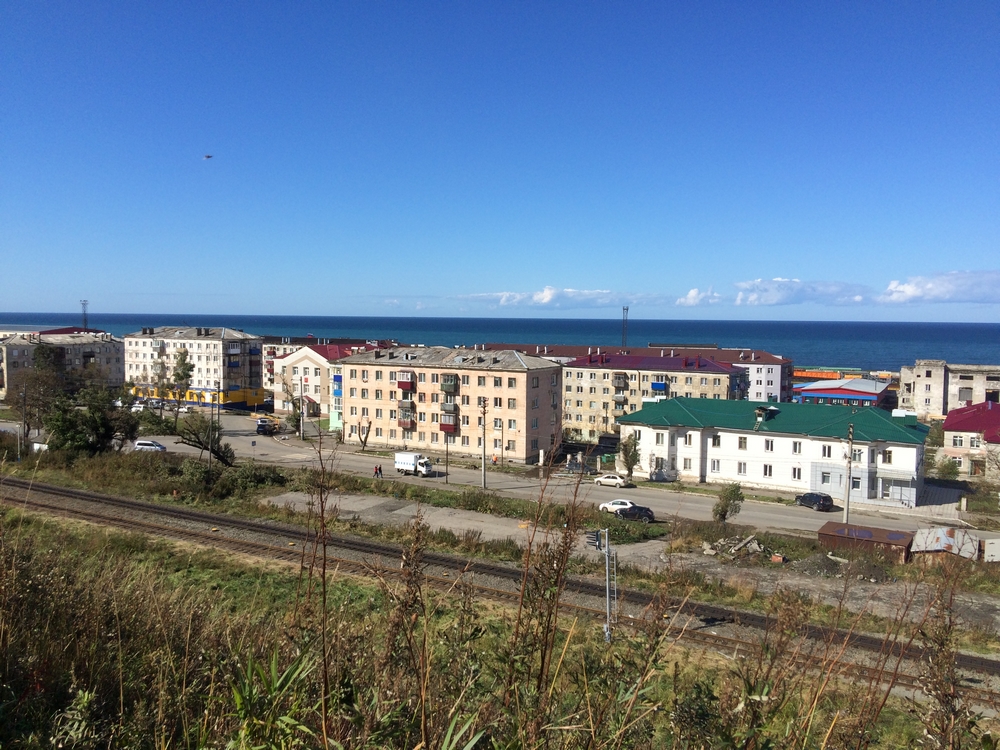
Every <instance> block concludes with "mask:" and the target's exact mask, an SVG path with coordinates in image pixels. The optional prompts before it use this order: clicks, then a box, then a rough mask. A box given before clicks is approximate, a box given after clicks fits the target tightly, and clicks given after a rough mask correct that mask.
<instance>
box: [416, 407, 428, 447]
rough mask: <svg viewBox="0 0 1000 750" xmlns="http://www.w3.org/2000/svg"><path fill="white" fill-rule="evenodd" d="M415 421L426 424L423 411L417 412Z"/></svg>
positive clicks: (425, 415) (425, 413) (425, 416)
mask: <svg viewBox="0 0 1000 750" xmlns="http://www.w3.org/2000/svg"><path fill="white" fill-rule="evenodd" d="M417 421H418V422H426V421H427V412H425V411H421V412H418V413H417ZM420 439H421V440H423V438H420Z"/></svg>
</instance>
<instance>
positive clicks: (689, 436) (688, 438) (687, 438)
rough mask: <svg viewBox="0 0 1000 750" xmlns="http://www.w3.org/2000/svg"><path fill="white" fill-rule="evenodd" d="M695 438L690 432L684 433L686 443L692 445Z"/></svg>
mask: <svg viewBox="0 0 1000 750" xmlns="http://www.w3.org/2000/svg"><path fill="white" fill-rule="evenodd" d="M693 439H694V436H693V435H692V434H691V433H690V432H688V433H685V435H684V445H691V444H692V441H693Z"/></svg>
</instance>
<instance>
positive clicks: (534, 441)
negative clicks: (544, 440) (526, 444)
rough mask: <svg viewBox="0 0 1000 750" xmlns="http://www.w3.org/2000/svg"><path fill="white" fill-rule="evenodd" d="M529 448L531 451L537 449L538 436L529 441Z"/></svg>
mask: <svg viewBox="0 0 1000 750" xmlns="http://www.w3.org/2000/svg"><path fill="white" fill-rule="evenodd" d="M531 450H533V451H537V450H538V438H534V439H533V440H532V441H531Z"/></svg>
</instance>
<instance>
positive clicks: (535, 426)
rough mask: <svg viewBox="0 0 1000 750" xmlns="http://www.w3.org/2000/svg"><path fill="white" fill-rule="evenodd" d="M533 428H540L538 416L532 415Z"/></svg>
mask: <svg viewBox="0 0 1000 750" xmlns="http://www.w3.org/2000/svg"><path fill="white" fill-rule="evenodd" d="M531 429H533V430H537V429H538V417H532V418H531Z"/></svg>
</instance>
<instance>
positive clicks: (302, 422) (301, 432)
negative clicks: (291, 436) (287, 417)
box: [299, 373, 306, 440]
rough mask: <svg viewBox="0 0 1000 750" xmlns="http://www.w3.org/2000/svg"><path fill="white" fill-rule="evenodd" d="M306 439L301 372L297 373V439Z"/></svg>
mask: <svg viewBox="0 0 1000 750" xmlns="http://www.w3.org/2000/svg"><path fill="white" fill-rule="evenodd" d="M305 439H306V392H305V391H304V390H303V385H302V374H301V373H299V440H305Z"/></svg>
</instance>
